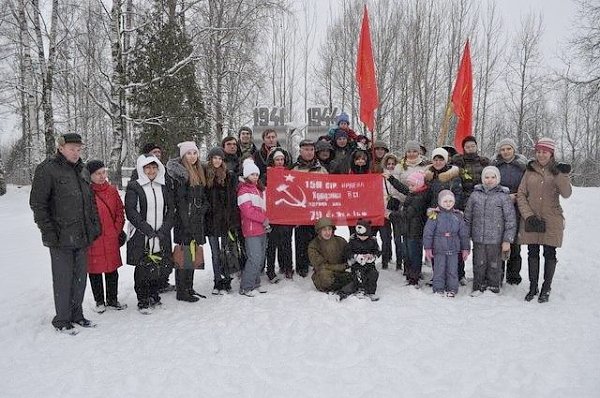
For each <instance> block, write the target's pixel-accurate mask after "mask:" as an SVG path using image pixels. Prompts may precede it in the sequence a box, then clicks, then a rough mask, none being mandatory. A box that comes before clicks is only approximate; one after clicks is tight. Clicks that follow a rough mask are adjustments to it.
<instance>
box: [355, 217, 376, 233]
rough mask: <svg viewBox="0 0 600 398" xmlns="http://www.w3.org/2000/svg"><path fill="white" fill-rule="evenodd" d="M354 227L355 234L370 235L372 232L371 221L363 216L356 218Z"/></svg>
mask: <svg viewBox="0 0 600 398" xmlns="http://www.w3.org/2000/svg"><path fill="white" fill-rule="evenodd" d="M355 229H356V235H357V236H371V234H372V232H373V230H372V228H371V221H370V220H367V219H364V218H359V219H358V221H357V222H356V227H355Z"/></svg>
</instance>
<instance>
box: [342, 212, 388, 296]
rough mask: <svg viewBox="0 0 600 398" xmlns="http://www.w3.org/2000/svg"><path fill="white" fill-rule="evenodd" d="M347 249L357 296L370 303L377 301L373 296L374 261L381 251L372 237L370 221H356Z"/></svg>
mask: <svg viewBox="0 0 600 398" xmlns="http://www.w3.org/2000/svg"><path fill="white" fill-rule="evenodd" d="M348 247H349V249H350V256H349V257H350V258H349V259H348V264H350V267H351V270H352V275H353V276H354V283H355V285H356V288H357V291H358V294H359V295H366V296H367V297H369V298H370V299H371V300H372V301H377V300H379V297H378V296H377V294H375V291H376V290H377V279H379V272H377V269H376V268H375V260H376V259H377V257H379V256H381V251H380V250H379V244H378V243H377V240H376V239H375V238H374V237H373V228H372V227H371V221H369V220H366V219H363V218H361V219H359V220H358V221H357V223H356V226H355V228H354V233H353V234H352V236H350V241H349V242H348Z"/></svg>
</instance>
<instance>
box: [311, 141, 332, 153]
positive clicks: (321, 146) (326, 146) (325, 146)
mask: <svg viewBox="0 0 600 398" xmlns="http://www.w3.org/2000/svg"><path fill="white" fill-rule="evenodd" d="M320 151H333V147H332V146H331V144H330V143H329V142H327V141H324V140H321V141H317V143H316V144H315V152H320Z"/></svg>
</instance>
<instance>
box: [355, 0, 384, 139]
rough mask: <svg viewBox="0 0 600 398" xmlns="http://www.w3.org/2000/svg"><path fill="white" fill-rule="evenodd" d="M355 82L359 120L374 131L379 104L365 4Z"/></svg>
mask: <svg viewBox="0 0 600 398" xmlns="http://www.w3.org/2000/svg"><path fill="white" fill-rule="evenodd" d="M356 83H357V86H358V96H359V97H360V107H359V108H360V120H361V121H362V122H363V123H364V124H365V125H366V126H367V128H368V129H369V130H370V131H371V134H373V132H374V131H375V109H376V108H377V106H378V105H379V96H378V94H377V79H376V77H375V60H374V59H373V46H372V45H371V31H370V29H369V14H368V12H367V6H366V5H365V10H364V12H363V19H362V26H361V28H360V36H359V38H358V56H357V58H356Z"/></svg>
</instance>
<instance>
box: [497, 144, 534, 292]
mask: <svg viewBox="0 0 600 398" xmlns="http://www.w3.org/2000/svg"><path fill="white" fill-rule="evenodd" d="M496 153H497V155H496V158H495V159H494V160H493V165H494V166H496V167H497V168H498V170H500V181H502V186H505V187H506V188H508V190H509V195H510V198H511V200H512V203H513V204H514V207H515V213H516V219H517V220H519V219H520V218H521V215H520V214H519V208H518V206H517V190H518V189H519V184H520V183H521V179H523V174H525V168H526V167H527V158H526V157H525V156H523V155H521V154H520V153H517V144H516V143H515V141H514V140H512V139H511V138H504V139H502V140H500V141H498V143H497V144H496ZM518 225H519V224H518V223H517V233H518ZM521 264H522V259H521V245H519V243H518V242H517V240H516V239H515V241H514V242H513V243H512V244H511V245H510V257H509V258H508V260H507V261H506V262H505V268H506V283H508V284H510V285H518V284H519V283H521V280H522V279H521V275H520V273H521Z"/></svg>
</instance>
